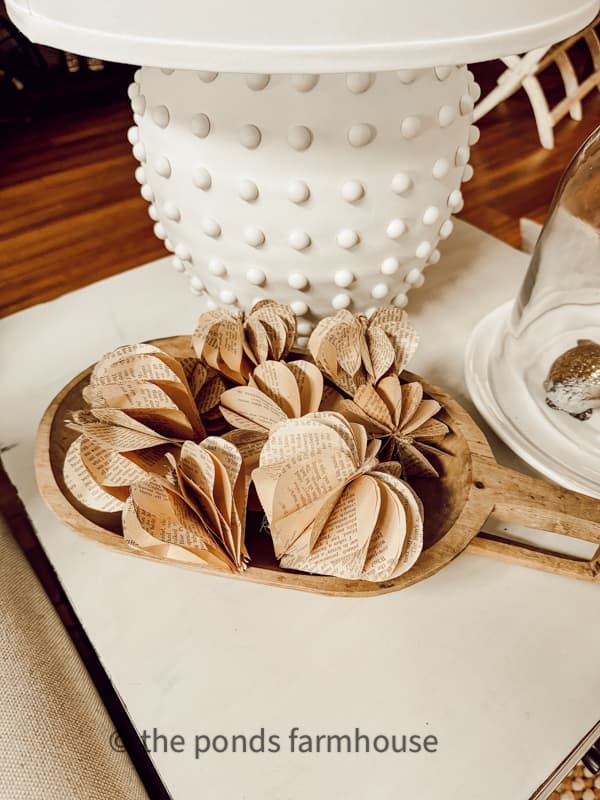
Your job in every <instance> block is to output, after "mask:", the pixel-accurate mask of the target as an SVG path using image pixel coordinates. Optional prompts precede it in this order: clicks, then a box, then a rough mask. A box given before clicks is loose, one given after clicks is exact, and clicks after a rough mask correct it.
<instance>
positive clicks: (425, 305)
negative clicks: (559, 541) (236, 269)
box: [0, 224, 600, 800]
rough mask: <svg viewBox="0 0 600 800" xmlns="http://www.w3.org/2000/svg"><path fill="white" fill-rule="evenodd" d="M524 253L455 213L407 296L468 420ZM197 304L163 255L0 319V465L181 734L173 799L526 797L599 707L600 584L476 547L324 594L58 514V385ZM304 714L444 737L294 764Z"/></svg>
mask: <svg viewBox="0 0 600 800" xmlns="http://www.w3.org/2000/svg"><path fill="white" fill-rule="evenodd" d="M116 257H118V254H116ZM526 262H527V258H526V257H525V256H524V255H523V254H521V253H519V252H517V251H515V250H513V249H511V248H509V247H507V246H505V245H503V244H501V243H499V242H498V241H496V240H494V239H491V238H490V237H488V236H486V235H484V234H482V233H481V232H479V231H477V230H475V229H474V228H471V227H469V226H467V225H464V224H459V225H458V226H457V232H456V234H455V236H454V237H453V239H452V241H451V243H449V246H448V247H447V252H446V254H445V256H444V258H443V260H442V262H441V263H440V264H439V265H438V266H437V267H433V268H431V269H430V270H429V272H430V274H429V275H428V281H427V283H426V285H425V287H424V288H423V289H422V290H420V291H418V292H415V293H413V294H412V295H411V302H410V307H409V311H410V312H412V317H413V321H414V322H415V324H416V326H417V327H418V329H419V330H420V331H421V333H422V338H423V345H422V347H421V350H420V352H419V354H418V357H417V358H416V360H415V362H414V364H413V365H412V366H413V367H414V369H415V371H419V372H421V373H422V374H423V375H425V376H427V378H428V379H430V380H431V381H432V382H434V383H437V384H440V385H442V386H444V387H446V388H448V389H450V390H451V391H452V392H453V393H454V394H455V396H456V397H457V398H458V399H459V400H460V401H461V402H462V403H463V404H464V405H465V406H466V407H467V408H469V410H471V411H473V409H472V406H471V404H470V403H469V401H468V399H467V398H466V397H465V388H464V383H463V372H462V353H463V349H464V345H465V342H466V339H467V336H468V334H469V332H470V330H471V329H472V327H473V325H474V323H475V322H476V321H477V320H478V319H479V318H480V317H481V316H482V315H483V314H484V313H486V312H487V311H489V310H490V309H491V308H493V307H494V306H496V305H497V304H498V303H500V302H502V301H504V300H506V299H508V298H509V297H511V296H512V295H513V294H514V292H515V291H516V288H517V286H518V284H519V282H520V279H521V276H522V274H523V271H524V269H525V266H526ZM201 308H202V304H201V301H200V300H199V299H198V298H196V297H193V296H191V295H190V294H188V293H187V291H185V289H184V287H183V286H182V285H181V284H180V283H179V282H178V280H177V276H176V275H175V274H173V272H172V270H171V269H170V268H169V266H168V262H167V260H164V261H161V262H157V263H154V264H150V265H148V266H145V267H140V268H139V269H136V270H133V271H131V272H128V273H126V274H124V275H120V276H118V277H115V278H111V279H109V280H106V281H102V282H100V283H96V284H94V285H92V286H89V287H87V288H85V289H82V290H80V291H77V292H73V293H71V294H68V295H66V296H64V297H62V298H60V299H58V300H55V301H53V302H51V303H48V304H44V305H40V306H37V307H35V308H32V309H29V310H27V311H24V312H21V313H18V314H15V315H14V316H12V317H9V318H7V319H4V320H2V321H1V322H0V369H1V374H2V396H1V399H0V441H1V443H2V445H3V446H4V447H11V446H12V447H11V449H9V450H7V451H6V452H5V453H4V456H3V458H4V461H5V465H6V468H7V470H8V472H9V475H10V476H11V478H12V480H13V482H14V483H15V484H16V486H17V488H18V490H19V493H20V495H21V498H22V500H23V501H24V503H25V505H26V507H27V510H28V512H29V514H30V516H31V518H32V520H33V523H34V525H35V527H36V529H37V532H38V535H39V537H40V539H41V541H42V544H43V546H44V548H45V549H46V551H47V553H48V555H49V557H50V560H51V561H52V563H53V565H54V567H55V568H56V571H57V573H58V576H59V578H60V580H61V582H62V584H63V586H64V588H65V590H66V592H67V594H68V595H69V598H70V600H71V602H72V604H73V606H74V608H75V610H76V612H77V614H78V615H79V617H80V619H81V622H82V624H83V626H84V627H85V629H86V631H87V633H88V635H89V637H90V639H91V640H92V643H93V644H94V646H95V647H96V649H97V651H98V653H99V655H100V658H101V660H102V662H103V663H104V666H105V668H106V670H107V672H108V673H109V675H110V677H111V679H112V681H113V683H114V685H115V687H116V689H117V691H118V692H119V693H120V695H121V697H122V698H123V700H124V702H125V703H126V705H127V707H128V709H129V712H130V714H131V716H132V718H133V720H134V723H135V725H136V727H137V728H138V730H140V731H142V730H144V729H146V730H152V729H153V728H156V729H157V730H158V731H159V732H160V733H163V734H167V735H169V736H172V735H175V734H180V735H182V736H183V737H184V738H185V740H186V742H185V748H184V752H183V753H173V752H171V753H167V754H165V753H163V752H162V750H160V749H159V752H156V753H155V754H154V755H153V758H154V760H155V763H156V765H157V768H158V770H159V771H160V773H161V775H162V776H163V779H164V781H165V783H166V785H167V786H168V788H169V790H170V791H171V793H172V794H173V797H174V798H175V800H195V798H198V797H200V796H204V797H210V798H211V800H236V799H237V798H240V800H241V798H244V799H245V800H284V799H285V800H308V798H310V800H330V798H332V797H336V798H338V797H340V798H341V797H343V798H345V800H364V798H366V797H377V799H378V800H388V799H389V800H391V799H392V798H394V800H397V798H399V797H403V798H415V799H418V800H437V798H444V800H472V799H473V800H474V798H485V799H486V800H526V799H527V798H529V797H530V796H532V795H533V794H534V792H535V790H536V788H537V787H538V786H539V785H540V784H541V783H542V782H543V781H544V780H545V779H546V777H547V776H548V775H549V774H550V773H551V772H552V771H553V770H554V769H555V767H556V766H557V764H559V762H561V761H562V760H563V758H564V757H565V756H566V755H567V754H568V753H569V751H570V750H571V749H572V747H573V746H574V745H576V743H577V742H578V741H579V740H580V739H581V738H582V736H583V735H584V734H585V733H586V732H587V731H588V730H590V729H591V728H592V726H593V725H594V724H595V723H596V722H597V721H598V719H599V718H600V669H599V664H600V636H598V635H597V633H598V627H599V623H598V620H599V619H600V615H599V611H600V591H599V589H598V587H597V586H592V585H590V584H585V583H577V582H572V581H569V580H567V579H563V578H558V577H555V576H551V575H547V574H542V573H538V572H533V571H529V570H527V569H524V568H520V567H516V566H511V565H507V564H504V563H497V562H494V561H490V560H487V559H483V558H479V557H476V556H471V555H463V556H461V557H460V558H458V559H457V560H456V561H454V562H453V563H452V564H451V565H450V566H448V567H447V568H446V569H444V570H443V571H442V572H441V573H439V574H438V575H436V576H435V577H433V578H431V579H429V580H428V581H425V582H424V583H421V584H418V585H417V586H414V587H412V588H410V589H408V590H405V591H403V592H400V593H399V594H390V595H385V596H382V597H377V598H371V599H361V600H348V599H338V598H327V597H321V596H317V595H309V594H302V593H296V592H292V591H285V590H276V589H273V588H268V587H264V586H258V585H250V584H248V585H246V584H244V582H240V581H230V580H226V579H223V578H214V577H209V576H204V575H200V574H197V573H194V572H187V571H185V570H181V569H178V568H176V567H173V566H169V565H161V564H153V563H149V562H147V561H141V560H136V559H135V558H123V557H121V556H118V555H116V554H114V553H111V552H106V551H104V550H103V549H101V548H100V547H98V546H96V545H93V544H89V543H87V542H85V541H84V540H82V539H81V538H79V537H78V536H76V535H75V534H74V533H72V532H71V531H69V530H67V529H66V528H65V527H63V525H61V524H60V523H59V522H57V521H56V520H55V519H54V517H53V516H52V515H51V514H50V512H49V511H47V510H46V508H45V506H44V505H43V503H42V501H41V499H40V497H39V496H38V493H37V489H36V486H35V480H34V475H33V467H32V461H33V444H34V438H35V432H36V425H37V422H38V419H39V418H40V417H41V415H42V412H43V410H44V408H45V406H46V405H47V403H48V402H49V400H50V399H51V398H52V396H53V395H54V394H55V393H56V392H57V391H58V390H59V389H60V388H61V387H62V386H63V384H64V383H65V382H66V381H67V380H68V379H69V378H71V377H72V376H73V375H74V374H75V373H76V372H78V371H79V370H81V369H82V368H84V367H86V366H87V365H88V364H90V363H91V362H93V361H95V360H96V359H97V358H98V356H100V355H101V354H102V353H104V352H105V351H107V350H110V349H112V348H114V347H116V346H117V345H120V344H124V343H126V342H132V341H141V340H143V339H147V338H151V337H157V336H164V335H168V334H179V333H188V332H191V331H192V329H193V327H194V324H195V321H196V317H197V316H198V314H199V312H200V310H201ZM491 438H492V443H493V445H494V446H495V447H496V445H497V444H498V443H497V442H496V441H495V440H494V439H493V437H491ZM496 453H497V455H498V457H499V460H501V461H503V462H505V463H508V464H509V465H511V466H517V468H518V467H519V464H518V462H517V461H516V459H514V458H513V457H511V456H510V454H508V453H507V451H506V450H505V449H503V448H502V447H501V446H499V445H498V446H497V447H496ZM65 691H68V687H65ZM294 726H297V727H299V728H300V729H301V732H302V733H311V734H318V733H330V734H333V733H338V734H343V733H353V732H354V729H355V728H357V727H358V728H360V731H361V733H366V734H369V735H370V736H375V735H376V734H387V735H391V734H393V733H396V734H402V733H408V734H411V733H417V734H418V733H420V734H423V735H426V734H432V735H435V736H437V738H438V739H439V749H438V752H437V753H435V754H432V753H431V754H427V753H420V754H418V755H410V754H404V755H399V754H392V753H389V752H388V753H385V754H376V753H373V752H370V753H369V754H365V753H361V754H359V755H347V754H337V753H330V754H327V753H325V754H323V753H321V754H314V753H313V754H297V753H296V754H291V753H290V752H289V748H288V739H287V734H288V731H289V730H290V729H291V728H292V727H294ZM261 727H262V728H264V729H265V731H266V733H267V734H277V735H279V736H280V737H281V750H280V752H279V753H264V754H260V753H249V752H247V753H245V754H244V753H237V754H235V755H232V754H228V753H225V754H214V753H212V754H207V755H202V756H200V758H199V759H197V760H196V759H195V757H194V737H195V735H196V734H205V733H208V734H209V735H211V736H214V735H216V734H227V735H231V734H234V733H242V734H244V733H245V734H247V735H251V734H254V733H256V732H258V731H259V730H260V728H261Z"/></svg>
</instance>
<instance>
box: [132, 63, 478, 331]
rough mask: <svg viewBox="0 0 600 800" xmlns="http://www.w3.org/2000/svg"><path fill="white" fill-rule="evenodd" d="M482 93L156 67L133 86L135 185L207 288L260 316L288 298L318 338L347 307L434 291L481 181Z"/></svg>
mask: <svg viewBox="0 0 600 800" xmlns="http://www.w3.org/2000/svg"><path fill="white" fill-rule="evenodd" d="M476 93H477V84H476V83H475V81H474V79H473V76H472V73H471V72H470V71H469V70H467V69H466V67H464V66H461V67H455V66H452V67H450V66H449V67H436V68H434V69H422V70H401V71H394V72H379V73H350V74H328V75H282V74H278V75H243V74H238V73H226V74H216V73H212V72H211V73H207V72H193V71H185V70H175V71H173V70H160V69H155V68H149V67H144V68H142V69H140V70H138V71H137V72H136V75H135V81H134V83H133V84H132V86H131V87H130V97H131V99H132V107H133V110H134V120H135V123H136V125H135V126H134V128H132V129H131V130H130V132H129V140H130V142H131V143H132V145H133V152H134V155H135V157H136V158H137V159H138V160H139V161H140V162H141V168H139V167H138V170H137V171H136V178H137V180H138V181H139V182H141V184H142V185H141V192H142V195H143V196H144V198H146V199H147V200H148V202H149V203H150V204H151V205H150V208H149V214H150V216H151V218H152V219H153V220H155V222H156V223H157V224H156V225H155V227H154V230H155V233H156V235H157V236H159V238H161V239H163V240H164V242H165V246H166V247H167V249H169V250H171V251H172V252H173V253H174V254H175V258H174V259H173V266H174V267H175V269H177V270H178V271H180V272H182V273H185V274H187V275H188V276H189V280H190V288H191V290H192V291H193V292H195V293H196V294H203V293H205V292H206V293H208V295H209V296H210V298H212V300H213V301H214V302H215V303H216V304H219V305H228V306H232V307H236V306H237V307H240V308H246V309H249V308H250V307H251V306H252V305H253V304H254V303H255V302H256V301H257V300H259V299H260V298H262V297H273V298H275V299H277V300H279V301H281V302H287V303H290V304H291V305H292V307H293V308H295V309H297V313H299V316H302V317H303V320H304V325H303V329H304V330H306V331H310V328H311V327H312V325H313V324H314V323H315V322H316V321H317V320H318V319H320V318H321V317H323V316H327V315H328V314H331V313H332V311H335V310H337V309H341V308H349V309H350V310H352V311H356V312H367V311H368V310H370V309H371V308H372V307H373V306H376V305H380V304H387V303H395V304H396V305H399V306H403V305H405V304H406V302H407V298H406V293H407V292H408V291H409V290H410V289H411V288H415V287H419V286H421V285H422V284H423V281H424V276H423V270H424V269H425V268H426V267H428V266H430V265H432V264H435V263H437V261H438V260H439V251H438V250H437V249H436V248H437V244H438V241H439V240H440V239H446V238H447V237H448V236H450V234H451V232H452V221H451V215H452V214H453V213H456V212H458V211H460V209H461V208H462V195H461V192H460V185H461V181H462V180H468V179H469V178H470V177H471V175H472V169H471V168H470V166H469V165H468V161H469V155H470V150H469V148H470V145H471V144H473V143H475V142H476V141H477V138H478V132H477V129H476V128H475V127H474V126H473V125H472V111H473V102H472V98H473V97H474V96H475V95H476ZM300 312H301V313H300Z"/></svg>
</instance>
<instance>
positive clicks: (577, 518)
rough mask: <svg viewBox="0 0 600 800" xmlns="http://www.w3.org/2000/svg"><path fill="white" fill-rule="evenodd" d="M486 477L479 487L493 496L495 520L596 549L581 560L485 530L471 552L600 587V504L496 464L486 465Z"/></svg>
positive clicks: (475, 540)
mask: <svg viewBox="0 0 600 800" xmlns="http://www.w3.org/2000/svg"><path fill="white" fill-rule="evenodd" d="M483 474H485V476H486V477H485V480H483V481H479V482H477V483H476V486H477V488H479V489H481V490H484V491H487V492H489V494H490V496H491V499H492V501H493V510H492V514H491V516H493V517H494V518H495V519H497V520H500V521H501V522H513V523H516V524H518V525H522V526H525V527H527V528H532V529H534V530H543V531H548V532H550V533H558V534H562V535H563V536H570V537H571V538H574V539H581V540H583V541H586V542H592V543H593V544H597V545H598V548H597V549H596V552H595V553H594V555H593V556H592V558H590V559H585V558H577V557H576V556H568V555H560V554H558V553H553V552H552V551H549V550H543V549H541V548H539V547H537V546H535V545H527V544H521V543H517V542H514V541H510V540H508V539H504V538H502V537H501V536H498V535H496V534H489V533H483V532H482V533H480V534H479V535H478V536H476V537H475V538H474V539H473V541H472V542H471V544H470V545H469V548H468V549H469V551H470V552H475V553H478V554H480V555H487V556H491V557H493V558H500V559H503V560H505V561H511V562H513V563H516V564H521V565H522V566H527V567H532V568H534V569H539V570H543V571H545V572H552V573H555V574H557V575H564V576H567V577H571V578H578V579H579V580H587V581H593V582H597V583H600V500H595V499H593V498H591V497H588V496H587V495H583V494H579V493H578V492H574V491H571V490H570V489H564V488H563V487H562V486H557V485H555V484H552V483H547V482H546V481H543V480H540V479H538V478H532V477H530V476H529V475H523V474H522V473H520V472H515V471H513V470H511V469H508V468H506V467H502V466H500V465H498V464H489V463H486V468H485V472H484V473H483Z"/></svg>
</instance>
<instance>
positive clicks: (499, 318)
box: [465, 301, 600, 498]
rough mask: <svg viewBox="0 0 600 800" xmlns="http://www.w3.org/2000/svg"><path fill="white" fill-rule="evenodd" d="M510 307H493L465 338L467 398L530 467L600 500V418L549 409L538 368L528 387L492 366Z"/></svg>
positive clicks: (518, 376)
mask: <svg viewBox="0 0 600 800" xmlns="http://www.w3.org/2000/svg"><path fill="white" fill-rule="evenodd" d="M511 309H512V301H511V302H508V303H506V304H504V305H502V306H500V307H499V308H496V309H495V310H494V311H492V312H491V313H490V314H488V315H487V316H485V317H484V318H483V319H482V320H481V321H480V322H479V323H478V324H477V326H476V327H475V329H474V330H473V332H472V334H471V336H470V338H469V341H468V343H467V348H466V353H465V379H466V383H467V387H468V390H469V393H470V395H471V399H472V400H473V402H474V403H475V405H476V406H477V409H478V410H479V412H480V414H481V415H482V416H483V418H484V419H485V420H486V422H487V423H488V424H489V425H490V427H491V428H492V429H493V430H494V432H495V433H496V434H497V435H498V436H499V437H500V438H501V439H502V440H503V441H504V442H505V443H506V444H507V445H508V446H509V447H510V448H511V450H513V451H514V452H515V453H516V454H517V455H518V456H520V458H522V459H523V460H524V461H526V462H527V463H528V464H530V465H531V466H532V467H533V468H534V469H536V470H537V471H538V472H540V473H542V474H543V475H545V476H546V477H547V478H550V480H553V481H555V482H556V483H558V484H560V485H561V486H565V487H566V488H568V489H573V490H575V491H578V492H582V493H583V494H587V495H590V496H591V497H598V498H600V414H598V413H597V412H595V413H594V414H593V415H592V417H591V419H589V420H588V421H586V422H581V421H580V420H576V419H573V418H572V417H570V416H569V415H568V414H564V413H563V412H560V411H556V410H553V409H550V408H548V406H546V404H545V402H544V393H543V387H542V382H543V377H545V376H543V377H542V367H540V376H539V377H540V380H539V381H536V382H535V386H534V385H533V384H531V383H530V385H529V386H528V385H527V383H526V379H525V376H524V375H522V374H519V373H517V372H514V371H513V372H512V373H511V379H510V380H502V379H501V376H500V378H499V373H498V368H497V367H495V366H493V360H492V356H493V352H494V347H495V345H496V342H497V340H498V337H499V336H500V335H501V333H502V332H503V331H504V330H505V327H506V324H507V321H508V318H509V315H510V312H511ZM564 349H566V348H564ZM493 369H496V373H495V374H493ZM544 369H546V367H544ZM538 384H539V389H538ZM536 393H537V396H536Z"/></svg>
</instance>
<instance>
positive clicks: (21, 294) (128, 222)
mask: <svg viewBox="0 0 600 800" xmlns="http://www.w3.org/2000/svg"><path fill="white" fill-rule="evenodd" d="M476 73H478V74H477V77H478V79H480V80H481V81H482V83H484V84H486V83H487V84H490V76H489V67H480V68H479V69H476ZM599 121H600V95H598V94H597V93H594V95H593V96H591V97H589V98H588V99H587V100H586V101H585V105H584V119H583V121H581V122H579V123H576V122H573V121H572V120H570V119H567V120H564V121H563V122H562V123H561V124H560V125H559V127H558V128H557V131H556V148H555V149H554V150H552V151H546V150H543V149H542V148H541V147H540V145H539V142H538V138H537V133H536V128H535V123H534V120H533V116H532V114H531V110H530V107H529V103H528V100H527V98H526V96H525V95H524V93H522V92H520V93H519V94H518V95H515V96H514V97H513V98H512V99H511V100H510V101H508V102H507V103H505V104H504V105H503V106H501V107H500V108H498V109H496V110H495V111H493V112H492V113H491V114H490V115H488V117H486V118H485V119H484V120H483V121H482V123H481V129H482V136H481V140H480V142H479V144H478V145H477V146H476V147H475V148H474V149H473V156H472V164H473V166H474V168H475V177H474V178H473V179H472V181H471V182H470V183H469V184H466V185H465V186H464V193H465V210H464V211H463V213H462V217H463V219H466V220H467V221H469V222H472V223H474V224H475V225H478V226H479V227H480V228H482V229H484V230H486V231H488V232H490V233H492V234H494V235H495V236H498V237H499V238H501V239H504V240H505V241H507V242H509V243H511V244H514V245H518V243H519V229H518V221H519V218H520V217H522V216H529V217H532V218H534V219H536V220H539V221H540V222H541V221H543V220H544V217H545V214H546V211H547V208H548V205H549V203H550V201H551V198H552V194H553V191H554V187H555V185H556V183H557V180H558V178H559V176H560V174H561V172H562V170H563V169H564V167H565V165H566V164H567V162H568V160H569V159H570V157H571V156H572V155H573V153H574V152H575V151H576V149H577V148H578V146H579V145H580V144H581V143H582V142H583V140H584V139H585V138H586V136H587V135H588V134H589V133H590V132H591V131H592V130H593V129H594V127H595V126H596V125H597V124H598V122H599ZM130 124H131V112H130V109H129V105H128V103H127V101H126V100H125V99H123V100H119V101H115V102H114V103H112V104H110V105H104V106H103V107H102V108H99V109H94V110H84V111H80V112H78V111H73V112H71V113H68V114H62V115H60V116H57V117H54V118H48V119H44V120H42V121H38V122H32V123H29V124H24V125H22V126H21V127H19V128H18V129H8V130H4V131H0V147H1V149H2V170H1V171H0V208H1V209H2V214H1V215H0V239H1V240H2V241H3V245H2V248H1V250H0V281H1V285H2V290H1V293H0V316H5V315H7V314H10V313H13V312H14V311H17V310H19V309H21V308H25V307H27V306H29V305H32V304H34V303H38V302H41V301H43V300H49V299H51V298H53V297H56V296H58V295H60V294H63V293H64V292H66V291H69V290H70V289H74V288H77V287H80V286H84V285H85V284H87V283H90V282H92V281H95V280H98V279H100V278H104V277H107V276H109V275H113V274H115V273H117V272H121V271H124V270H127V269H130V268H131V267H135V266H138V265H139V264H141V263H143V262H145V261H148V260H150V259H154V258H157V257H159V256H161V255H164V254H165V251H164V249H163V248H162V245H161V243H160V242H159V241H158V240H157V239H156V238H155V237H154V235H153V233H152V223H151V221H150V219H149V217H148V214H147V210H146V208H147V203H146V202H145V201H144V200H143V199H142V198H141V197H140V194H139V187H138V185H137V183H136V182H135V180H134V178H133V171H134V168H135V166H136V162H135V161H134V159H133V157H132V155H131V148H130V145H129V144H128V142H127V139H126V131H127V128H128V127H129V125H130Z"/></svg>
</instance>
